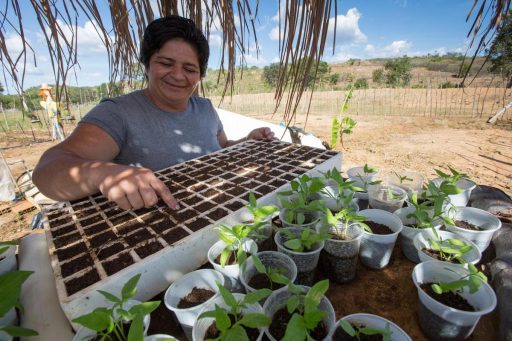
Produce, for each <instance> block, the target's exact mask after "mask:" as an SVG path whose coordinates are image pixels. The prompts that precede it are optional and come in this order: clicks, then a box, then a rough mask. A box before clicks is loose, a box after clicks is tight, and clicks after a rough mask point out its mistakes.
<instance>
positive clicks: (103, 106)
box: [33, 16, 274, 209]
mask: <svg viewBox="0 0 512 341" xmlns="http://www.w3.org/2000/svg"><path fill="white" fill-rule="evenodd" d="M208 57H209V47H208V42H207V41H206V38H205V37H204V35H203V34H202V32H201V31H199V30H198V29H197V28H196V26H195V24H194V22H193V21H192V20H189V19H185V18H182V17H178V16H169V17H165V18H160V19H157V20H155V21H153V22H152V23H150V24H149V25H148V27H147V28H146V30H145V32H144V37H143V40H142V43H141V51H140V61H141V62H142V63H143V64H144V67H145V75H146V79H147V82H148V86H147V88H146V89H144V90H141V91H135V92H133V93H131V94H128V95H124V96H120V97H117V98H113V99H105V100H103V101H102V102H101V103H100V104H98V105H97V106H96V107H95V108H93V109H92V110H91V111H90V112H89V113H88V114H87V115H86V116H85V117H84V118H83V119H82V120H81V121H80V123H79V125H78V126H77V127H76V129H75V130H74V131H73V133H72V134H71V135H70V136H69V137H68V138H67V139H66V140H64V141H63V142H62V143H60V144H58V145H57V146H55V147H53V148H50V149H49V150H47V151H46V152H45V153H44V154H43V155H42V157H41V160H40V161H39V163H38V165H37V166H36V168H35V170H34V173H33V181H34V183H35V184H36V186H37V187H38V188H39V190H40V191H41V192H42V193H43V194H45V195H46V196H48V197H50V198H53V199H55V200H61V201H62V200H74V199H78V198H82V197H85V196H87V195H90V194H93V193H96V192H98V191H100V192H101V193H102V194H103V195H104V196H105V197H107V198H108V199H109V200H111V201H114V202H116V203H117V204H118V205H119V206H120V207H121V208H123V209H137V208H141V207H150V206H153V205H155V204H156V202H157V201H158V197H160V198H162V200H163V201H165V202H166V203H167V205H168V206H169V207H171V208H173V209H178V208H179V205H178V203H177V202H176V200H175V199H174V198H173V196H172V195H171V193H170V192H169V189H168V188H167V187H166V186H165V185H164V184H163V182H162V181H160V180H159V179H158V178H157V177H156V176H155V175H154V173H153V171H156V170H159V169H163V168H166V167H169V166H171V165H173V164H176V163H180V162H183V161H186V160H189V159H192V158H196V157H198V156H201V155H204V154H207V153H210V152H214V151H216V150H219V149H221V148H225V147H228V146H231V145H233V144H235V143H238V142H240V141H242V140H245V139H266V140H268V139H272V138H274V134H273V133H272V131H270V129H268V128H259V129H255V130H253V131H251V132H250V133H249V135H248V136H247V137H246V138H245V139H242V140H240V141H230V140H228V139H227V137H226V134H225V133H224V130H223V127H222V123H221V122H220V119H219V117H218V115H217V113H216V111H215V109H214V108H213V106H212V104H211V102H210V101H209V100H207V99H204V98H200V97H197V96H194V95H193V93H194V91H195V89H196V87H197V85H198V83H199V81H200V79H201V77H204V75H205V73H206V69H207V64H208Z"/></svg>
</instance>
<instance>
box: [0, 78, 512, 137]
mask: <svg viewBox="0 0 512 341" xmlns="http://www.w3.org/2000/svg"><path fill="white" fill-rule="evenodd" d="M433 75H435V74H433ZM433 75H431V74H428V75H427V76H429V77H430V78H429V77H427V76H425V75H418V76H417V77H415V78H414V79H413V80H412V82H411V84H412V86H413V88H373V87H372V88H369V89H359V90H354V91H353V94H352V98H351V100H350V103H349V107H348V110H347V112H346V113H345V115H350V116H358V115H381V116H386V115H394V116H404V117H415V116H423V117H471V118H482V119H485V120H487V119H488V118H489V117H491V116H493V115H494V114H495V113H496V112H498V111H499V110H500V109H502V108H504V107H505V106H506V105H507V104H509V103H510V102H512V89H507V88H505V86H504V83H503V82H502V81H499V80H496V79H493V78H485V79H484V78H481V79H476V80H475V81H474V82H473V83H471V85H470V86H469V87H465V88H445V87H447V86H449V87H451V86H455V85H456V83H455V84H454V83H452V81H453V79H450V78H442V77H433ZM348 84H349V83H346V84H343V83H341V84H338V85H337V88H339V87H345V86H346V85H348ZM369 84H370V86H375V84H373V83H372V82H371V80H370V81H369ZM486 84H487V86H485V85H486ZM346 94H347V91H346V90H327V91H315V92H314V93H313V94H312V95H311V93H306V94H305V95H304V96H303V99H302V100H301V102H300V104H299V106H298V108H297V111H296V115H297V116H299V117H300V116H302V115H305V114H306V113H307V112H308V111H309V113H311V114H322V113H331V114H332V115H335V114H337V113H338V112H339V110H340V108H341V103H342V102H343V100H344V98H345V96H346ZM310 97H311V103H309V99H310ZM209 98H210V99H211V100H212V102H213V104H214V105H215V106H219V107H220V108H222V109H226V110H229V111H233V112H237V113H240V114H245V115H251V116H260V115H267V114H271V113H274V111H275V112H276V116H277V117H279V115H280V114H281V113H282V112H284V103H282V105H281V106H279V107H278V108H277V110H275V103H276V101H275V99H274V93H259V94H236V95H233V96H227V97H225V98H224V99H223V100H222V101H221V97H220V96H210V97H209ZM95 104H96V101H88V102H85V103H81V104H75V105H72V106H71V107H70V111H71V112H70V117H72V118H74V120H64V122H63V123H64V126H65V130H66V131H71V130H72V129H73V128H74V126H76V124H77V123H78V121H79V120H80V118H81V117H82V116H84V115H85V114H86V113H87V112H88V111H89V110H90V109H91V108H92V107H93V106H94V105H95ZM1 114H2V117H0V142H7V144H12V142H13V141H18V140H20V141H28V142H30V141H32V142H37V141H39V140H45V139H46V140H47V139H51V126H50V123H49V120H48V117H47V116H46V115H45V114H44V112H43V111H42V110H36V111H34V112H32V115H34V116H33V117H28V116H30V115H28V116H27V115H25V116H23V115H22V113H21V112H20V111H18V110H12V109H10V110H6V109H3V108H2V112H1ZM510 119H512V109H508V110H506V111H505V113H504V114H503V115H502V116H501V117H500V120H510ZM2 144H3V145H5V143H2Z"/></svg>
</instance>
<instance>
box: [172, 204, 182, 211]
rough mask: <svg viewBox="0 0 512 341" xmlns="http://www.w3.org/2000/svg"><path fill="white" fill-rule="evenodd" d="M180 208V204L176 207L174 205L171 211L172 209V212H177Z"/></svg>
mask: <svg viewBox="0 0 512 341" xmlns="http://www.w3.org/2000/svg"><path fill="white" fill-rule="evenodd" d="M180 208H181V207H180V204H176V205H174V207H173V209H174V210H179V209H180Z"/></svg>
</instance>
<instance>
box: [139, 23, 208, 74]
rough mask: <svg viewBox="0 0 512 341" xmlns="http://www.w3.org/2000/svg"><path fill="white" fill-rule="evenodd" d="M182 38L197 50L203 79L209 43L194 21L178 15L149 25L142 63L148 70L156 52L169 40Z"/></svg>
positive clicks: (145, 35)
mask: <svg viewBox="0 0 512 341" xmlns="http://www.w3.org/2000/svg"><path fill="white" fill-rule="evenodd" d="M180 38H181V39H183V40H185V41H186V42H187V43H189V44H191V45H192V46H193V47H194V48H195V49H196V51H197V55H198V56H199V68H200V74H201V77H204V75H205V74H206V69H207V68H208V57H209V56H210V47H209V46H208V41H207V40H206V38H205V36H204V34H203V32H201V30H199V29H198V28H197V27H196V24H195V23H194V21H193V20H190V19H187V18H183V17H180V16H177V15H169V16H167V17H163V18H159V19H156V20H154V21H152V22H151V23H149V25H148V26H147V27H146V29H145V30H144V37H143V38H142V43H141V46H140V56H139V59H140V62H141V63H142V64H144V66H145V67H146V68H148V67H149V59H150V58H151V56H152V55H153V54H154V53H155V52H156V51H158V50H160V49H161V48H162V46H163V45H164V44H165V43H167V42H168V41H169V40H171V39H180Z"/></svg>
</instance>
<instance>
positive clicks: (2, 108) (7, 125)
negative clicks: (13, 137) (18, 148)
mask: <svg viewBox="0 0 512 341" xmlns="http://www.w3.org/2000/svg"><path fill="white" fill-rule="evenodd" d="M0 110H2V114H3V115H4V121H5V126H6V127H7V129H9V123H8V122H7V115H5V111H4V106H3V105H2V102H0ZM4 131H5V129H4Z"/></svg>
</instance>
